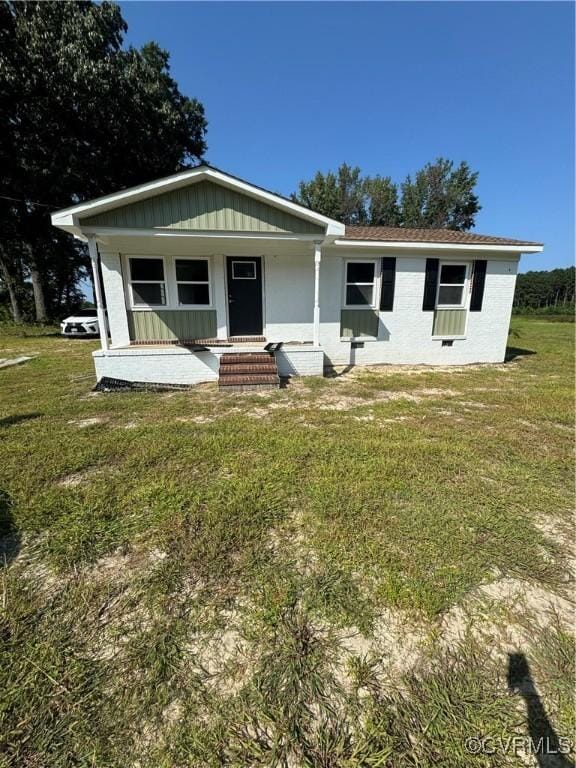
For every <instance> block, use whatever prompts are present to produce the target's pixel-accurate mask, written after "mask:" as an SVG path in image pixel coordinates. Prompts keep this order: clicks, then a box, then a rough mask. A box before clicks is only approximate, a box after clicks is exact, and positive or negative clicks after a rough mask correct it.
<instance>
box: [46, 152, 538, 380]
mask: <svg viewBox="0 0 576 768" xmlns="http://www.w3.org/2000/svg"><path fill="white" fill-rule="evenodd" d="M52 223H53V224H54V225H55V226H56V227H59V228H60V229H63V230H66V231H67V232H70V233H72V234H73V235H75V236H76V237H79V238H81V239H83V240H86V241H87V242H88V246H89V251H90V256H91V260H92V265H93V271H94V281H95V293H96V298H97V305H98V315H99V320H100V329H101V333H100V335H101V345H102V348H101V349H100V350H98V351H97V352H95V353H94V362H95V365H96V376H97V378H98V380H100V379H102V378H103V377H109V378H113V379H121V380H126V381H131V382H154V383H171V384H195V383H199V382H205V381H212V380H218V379H220V384H221V385H222V386H226V385H230V386H232V387H238V386H240V387H246V386H254V385H259V384H268V385H275V384H277V380H278V379H277V373H279V374H280V376H290V375H322V373H323V370H324V368H325V366H329V365H340V364H356V365H368V364H373V363H395V364H398V363H412V364H413V363H425V364H430V365H437V364H442V365H451V364H458V365H461V364H465V363H478V362H501V361H502V360H503V359H504V354H505V349H506V338H507V334H508V325H509V321H510V314H511V310H512V299H513V296H514V285H515V281H516V271H517V267H518V261H519V259H520V254H521V253H535V252H538V251H541V250H542V245H541V244H539V243H532V242H526V241H521V240H511V239H507V238H501V237H490V236H485V235H479V234H475V233H469V232H454V231H449V230H423V229H398V228H391V227H350V226H344V225H343V224H341V223H339V222H338V221H335V220H333V219H329V218H327V217H325V216H321V215H320V214H318V213H315V212H314V211H311V210H308V209H307V208H304V207H303V206H300V205H297V204H296V203H294V202H292V201H290V200H287V199H285V198H283V197H280V196H278V195H275V194H272V193H271V192H268V191H266V190H264V189H261V188H260V187H256V186H254V185H252V184H248V183H247V182H245V181H242V180H241V179H238V178H236V177H234V176H231V175H229V174H227V173H223V172H222V171H219V170H217V169H215V168H212V167H210V166H208V165H201V166H199V167H196V168H192V169H190V170H186V171H184V172H182V173H179V174H176V175H174V176H170V177H168V178H164V179H159V180H158V181H154V182H151V183H148V184H142V185H141V186H138V187H133V188H131V189H127V190H124V191H122V192H117V193H115V194H113V195H108V196H106V197H101V198H99V199H97V200H91V201H89V202H86V203H82V204H80V205H76V206H74V207H73V208H67V209H66V210H62V211H58V212H56V213H54V214H53V215H52ZM98 263H99V264H100V265H101V276H102V284H101V281H100V270H99V269H98ZM104 301H105V306H106V307H107V318H106V315H105V313H104ZM107 327H108V331H109V336H108V333H107V331H106V328H107ZM270 342H273V343H278V342H282V345H281V346H280V348H278V347H277V346H276V347H272V352H271V353H269V352H266V351H265V346H266V345H268V344H269V343H270ZM276 366H277V371H276Z"/></svg>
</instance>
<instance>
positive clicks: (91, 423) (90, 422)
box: [68, 416, 108, 429]
mask: <svg viewBox="0 0 576 768" xmlns="http://www.w3.org/2000/svg"><path fill="white" fill-rule="evenodd" d="M107 421H108V419H107V418H106V417H104V416H92V417H91V418H88V419H71V420H70V421H69V422H68V424H73V425H74V426H75V427H78V429H86V427H95V426H96V425H97V424H106V423H107Z"/></svg>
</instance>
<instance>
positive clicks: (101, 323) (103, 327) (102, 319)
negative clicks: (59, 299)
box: [88, 237, 108, 350]
mask: <svg viewBox="0 0 576 768" xmlns="http://www.w3.org/2000/svg"><path fill="white" fill-rule="evenodd" d="M88 253H89V254H90V261H91V262H92V274H93V276H94V295H95V297H96V314H97V315H98V328H99V330H100V344H101V345H102V349H104V350H106V349H108V323H107V322H106V313H105V311H104V301H103V299H102V286H101V284H100V270H99V269H98V248H97V247H96V239H95V238H94V237H89V238H88Z"/></svg>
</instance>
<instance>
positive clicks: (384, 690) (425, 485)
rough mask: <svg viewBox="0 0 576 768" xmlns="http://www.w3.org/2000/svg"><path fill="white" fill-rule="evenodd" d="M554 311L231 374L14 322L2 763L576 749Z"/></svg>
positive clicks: (0, 589) (1, 431)
mask: <svg viewBox="0 0 576 768" xmlns="http://www.w3.org/2000/svg"><path fill="white" fill-rule="evenodd" d="M573 329H574V326H573V325H570V324H568V323H550V322H547V321H545V320H542V319H540V318H538V319H523V318H514V320H513V324H512V332H511V338H510V344H511V348H510V353H511V354H510V356H511V357H512V358H513V359H511V360H510V361H509V362H508V363H506V364H503V365H498V366H472V367H462V368H455V369H447V368H445V369H430V368H407V369H401V368H397V367H388V368H386V367H384V366H382V367H379V368H369V369H363V370H360V369H358V370H353V371H351V372H348V373H344V374H343V375H341V376H337V377H335V378H330V379H328V378H326V379H317V378H310V379H302V380H296V381H294V382H293V383H292V384H291V385H290V386H289V387H288V388H287V389H285V390H279V391H266V392H263V393H258V394H244V393H238V394H227V395H222V394H219V393H218V391H217V389H216V388H215V386H212V385H205V386H200V387H197V388H195V389H192V390H189V391H186V392H170V393H151V392H131V393H126V392H124V393H109V394H96V393H93V392H92V387H93V384H94V380H93V366H92V360H91V356H90V352H91V351H92V350H93V349H95V348H96V343H94V342H89V341H83V340H69V339H61V338H59V337H58V336H57V335H56V334H54V333H52V334H50V333H48V332H46V331H33V330H30V329H28V330H27V331H26V332H22V331H18V330H14V329H6V328H5V329H4V330H3V331H2V332H1V335H0V357H2V358H12V357H17V356H19V355H35V357H34V359H33V360H32V361H30V362H28V363H25V364H23V365H19V366H14V367H10V368H5V369H3V370H0V536H1V537H2V538H1V539H0V545H1V547H2V552H3V553H4V558H3V562H4V567H3V569H2V583H1V584H0V600H1V602H0V614H1V615H0V644H1V652H2V664H1V665H0V766H2V767H4V766H18V768H24V767H29V768H32V767H34V768H40V767H42V768H44V766H46V767H47V768H60V767H63V766H82V768H84V767H87V766H98V767H99V768H100V767H108V766H110V768H112V767H117V766H122V768H127V767H129V766H134V768H148V766H150V767H152V766H153V767H154V768H169V767H170V768H176V767H178V768H179V767H180V766H220V765H225V766H286V767H288V766H290V767H292V766H326V768H328V766H330V767H332V766H334V767H336V766H339V767H340V766H342V767H345V768H352V767H353V766H369V767H370V768H373V767H374V768H375V767H376V766H392V767H393V768H396V767H400V766H402V767H404V766H442V767H445V768H459V767H460V766H462V768H464V766H470V765H472V766H473V765H478V766H507V765H510V766H516V765H523V764H526V765H535V766H536V765H550V766H551V765H558V766H560V768H567V766H569V765H572V763H571V762H570V760H568V759H567V758H562V760H563V762H562V761H561V762H557V763H552V762H550V763H542V762H540V763H538V762H537V761H536V758H535V757H534V756H531V755H530V754H529V753H530V751H531V744H532V745H533V744H534V743H536V741H537V739H538V738H539V737H548V738H549V739H550V738H551V739H552V740H553V739H554V738H556V737H557V738H563V737H572V736H573V735H574V731H575V726H576V718H575V716H574V702H573V698H572V689H573V681H574V669H573V666H574V665H573V658H574V655H573V648H572V626H573V618H574V614H573V581H572V570H571V560H572V555H573V549H572V547H573V543H574V542H573V533H574V531H573V521H572V514H573V509H574V493H573V471H574V463H573V442H574V441H573V418H574V415H573V391H574V382H573ZM486 736H488V737H491V738H493V739H495V740H497V739H502V742H503V743H502V745H501V746H498V747H497V748H496V749H495V750H493V753H491V751H490V750H488V751H485V752H484V753H483V754H480V755H472V754H470V752H469V751H467V747H466V739H468V738H471V737H480V738H482V737H486ZM514 736H516V737H519V742H520V743H521V745H522V744H523V745H524V746H523V747H522V746H520V747H517V748H516V754H515V753H514V750H512V749H511V748H506V739H509V738H510V737H514ZM528 737H530V739H532V741H530V739H529V738H528ZM571 759H573V756H572V758H571ZM540 760H542V758H540Z"/></svg>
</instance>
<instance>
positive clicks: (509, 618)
mask: <svg viewBox="0 0 576 768" xmlns="http://www.w3.org/2000/svg"><path fill="white" fill-rule="evenodd" d="M575 617H576V613H575V603H574V602H573V601H571V600H569V599H568V598H567V597H563V596H562V595H560V594H558V593H557V592H553V591H551V590H548V589H546V588H544V587H543V586H541V585H538V584H532V583H530V582H527V581H523V580H521V579H514V578H510V577H507V578H502V579H498V580H496V581H493V582H491V583H490V584H484V585H483V586H481V587H479V588H478V589H477V590H475V591H474V592H473V593H472V594H471V595H469V597H468V599H467V601H466V602H465V603H464V604H459V605H456V606H454V607H453V608H452V609H451V610H450V611H448V612H447V613H446V614H445V615H444V617H443V618H442V621H441V622H440V625H439V628H438V629H439V632H440V640H441V642H442V643H443V644H444V645H446V646H448V647H452V646H454V645H456V644H457V643H458V642H460V641H461V640H462V639H463V638H464V637H465V636H466V635H468V634H472V635H473V636H476V637H478V638H489V639H490V643H491V645H493V646H494V649H495V651H496V652H501V651H502V650H510V649H515V650H518V649H521V648H522V646H525V645H527V644H529V643H530V641H531V640H532V639H533V634H534V632H533V630H534V628H535V627H536V626H537V627H540V628H545V627H546V626H548V625H550V624H551V623H553V622H558V621H559V622H560V623H561V624H562V625H564V626H565V627H566V628H567V629H568V630H569V631H571V630H572V628H573V626H574V619H575Z"/></svg>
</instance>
